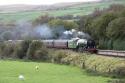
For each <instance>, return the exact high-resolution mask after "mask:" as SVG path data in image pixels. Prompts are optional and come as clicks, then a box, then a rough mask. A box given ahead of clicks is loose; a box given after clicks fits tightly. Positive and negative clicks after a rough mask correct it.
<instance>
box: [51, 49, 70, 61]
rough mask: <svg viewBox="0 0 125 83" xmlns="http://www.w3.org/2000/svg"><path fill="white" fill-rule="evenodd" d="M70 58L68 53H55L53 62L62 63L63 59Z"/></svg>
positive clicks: (61, 51)
mask: <svg viewBox="0 0 125 83" xmlns="http://www.w3.org/2000/svg"><path fill="white" fill-rule="evenodd" d="M67 56H68V52H66V51H63V50H60V51H55V53H53V54H52V56H51V58H52V61H53V62H55V63H62V59H63V58H65V57H67Z"/></svg>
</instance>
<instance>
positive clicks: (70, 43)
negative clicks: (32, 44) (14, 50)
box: [6, 38, 97, 53]
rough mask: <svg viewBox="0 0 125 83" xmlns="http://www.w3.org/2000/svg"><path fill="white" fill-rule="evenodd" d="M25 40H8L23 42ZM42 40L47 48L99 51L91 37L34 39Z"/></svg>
mask: <svg viewBox="0 0 125 83" xmlns="http://www.w3.org/2000/svg"><path fill="white" fill-rule="evenodd" d="M22 41H24V40H8V41H6V42H13V43H17V42H22ZM33 41H40V42H42V43H43V45H45V46H46V47H47V48H56V49H71V50H74V51H77V52H90V53H97V49H96V45H95V42H94V40H91V39H80V38H72V39H46V40H33Z"/></svg>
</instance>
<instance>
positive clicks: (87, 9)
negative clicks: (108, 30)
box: [0, 0, 125, 22]
mask: <svg viewBox="0 0 125 83" xmlns="http://www.w3.org/2000/svg"><path fill="white" fill-rule="evenodd" d="M111 4H125V1H124V0H116V1H107V2H103V1H102V2H99V3H85V4H81V5H75V6H71V7H67V8H60V9H58V10H49V11H24V12H14V13H9V12H8V13H7V12H6V13H0V20H1V21H2V22H12V21H19V20H34V19H36V18H38V17H39V16H41V15H45V14H48V15H49V16H64V15H74V16H77V15H88V14H90V13H92V12H93V11H94V10H95V9H96V8H97V9H103V8H108V7H109V6H110V5H111Z"/></svg>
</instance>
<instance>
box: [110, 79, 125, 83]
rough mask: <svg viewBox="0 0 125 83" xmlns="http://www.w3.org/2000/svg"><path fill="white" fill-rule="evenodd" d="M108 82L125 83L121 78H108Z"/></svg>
mask: <svg viewBox="0 0 125 83" xmlns="http://www.w3.org/2000/svg"><path fill="white" fill-rule="evenodd" d="M108 83H125V80H123V79H116V80H109V81H108Z"/></svg>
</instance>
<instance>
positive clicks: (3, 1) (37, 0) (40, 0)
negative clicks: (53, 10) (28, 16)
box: [0, 0, 99, 5]
mask: <svg viewBox="0 0 125 83" xmlns="http://www.w3.org/2000/svg"><path fill="white" fill-rule="evenodd" d="M80 1H83V2H88V1H99V0H0V5H8V4H9V5H10V4H34V5H38V4H46V5H49V4H54V3H60V2H80Z"/></svg>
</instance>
